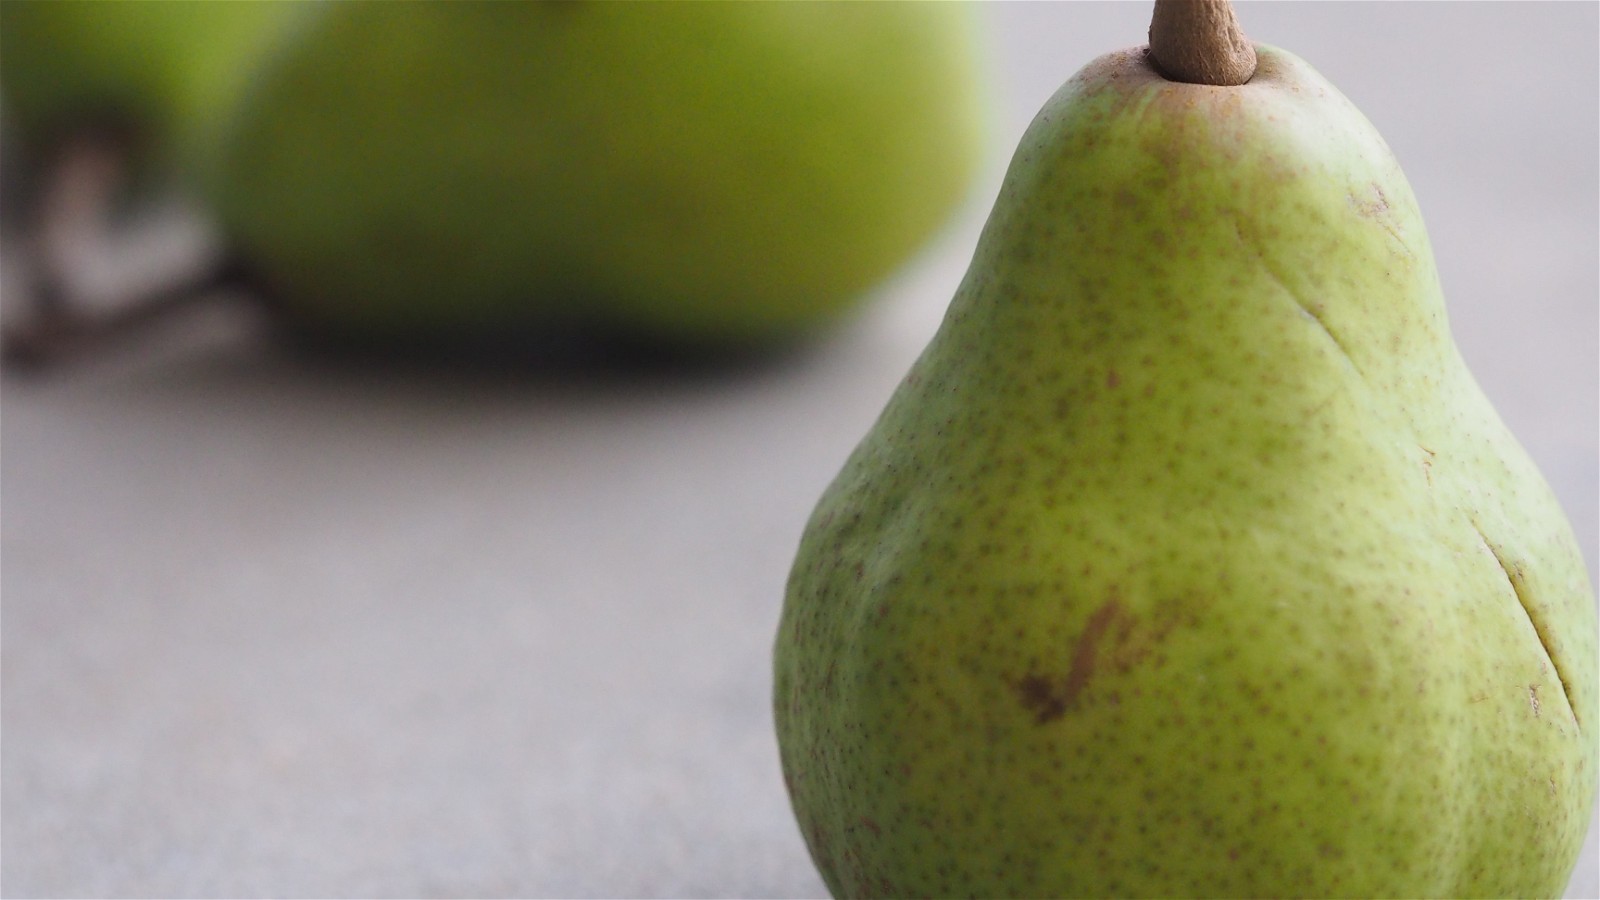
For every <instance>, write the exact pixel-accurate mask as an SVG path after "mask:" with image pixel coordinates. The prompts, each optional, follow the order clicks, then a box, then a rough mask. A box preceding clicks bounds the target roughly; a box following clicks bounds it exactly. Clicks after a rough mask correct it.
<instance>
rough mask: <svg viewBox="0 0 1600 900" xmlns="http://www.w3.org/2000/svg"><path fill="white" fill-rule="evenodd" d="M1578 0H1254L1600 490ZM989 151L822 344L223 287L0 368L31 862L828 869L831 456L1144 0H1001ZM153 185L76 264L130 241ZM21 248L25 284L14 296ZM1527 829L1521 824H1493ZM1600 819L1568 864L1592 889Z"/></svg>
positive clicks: (43, 881) (893, 375) (1565, 492)
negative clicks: (974, 184) (248, 297)
mask: <svg viewBox="0 0 1600 900" xmlns="http://www.w3.org/2000/svg"><path fill="white" fill-rule="evenodd" d="M1597 9H1600V7H1597V6H1596V5H1595V4H1592V3H1565V4H1550V5H1546V4H1535V3H1506V4H1439V3H1432V4H1416V5H1410V4H1377V3H1361V4H1317V3H1293V4H1288V3H1285V4H1275V5H1257V4H1244V5H1243V7H1242V11H1241V17H1242V19H1243V21H1244V23H1245V26H1246V28H1247V30H1248V31H1249V32H1250V34H1251V35H1252V36H1253V37H1254V38H1255V39H1257V40H1260V41H1264V42H1267V43H1272V44H1276V45H1279V46H1283V47H1286V48H1289V49H1291V50H1294V51H1296V52H1297V53H1299V54H1300V55H1301V56H1303V57H1305V58H1306V59H1308V60H1309V61H1310V62H1311V63H1312V64H1313V65H1315V66H1316V67H1318V68H1319V69H1320V70H1321V71H1322V72H1323V74H1325V75H1327V76H1328V77H1329V78H1330V79H1331V80H1332V81H1333V82H1334V83H1335V84H1337V85H1339V86H1340V87H1341V88H1342V89H1343V90H1344V91H1345V92H1346V93H1347V94H1348V95H1350V96H1351V98H1352V99H1354V100H1355V102H1356V103H1357V105H1359V106H1360V107H1361V108H1362V109H1363V110H1365V112H1366V113H1367V115H1368V116H1369V117H1370V118H1371V119H1372V120H1373V121H1374V122H1375V123H1376V124H1377V126H1378V127H1379V129H1380V130H1381V131H1382V132H1383V134H1384V135H1385V136H1386V138H1387V139H1388V140H1389V142H1390V143H1391V145H1392V146H1393V147H1394V148H1395V150H1396V152H1397V154H1398V155H1399V157H1400V160H1401V162H1402V164H1403V165H1404V166H1405V168H1406V170H1407V172H1408V174H1409V176H1410V178H1411V180H1412V184H1413V186H1414V188H1415V190H1416V193H1417V194H1418V196H1419V197H1420V199H1421V202H1422V205H1423V209H1424V212H1425V214H1426V216H1427V219H1428V223H1429V226H1430V231H1431V234H1432V237H1433V242H1434V246H1435V249H1436V253H1437V255H1438V258H1439V264H1440V266H1441V269H1442V277H1443V281H1444V285H1445V288H1446V292H1447V296H1448V298H1449V301H1450V304H1451V306H1450V309H1451V316H1452V322H1453V326H1454V328H1455V331H1456V334H1457V336H1458V339H1459V341H1460V343H1461V345H1462V348H1463V351H1464V352H1465V354H1466V356H1467V358H1468V361H1469V362H1470V364H1471V365H1472V366H1473V368H1474V370H1475V371H1476V373H1477V374H1478V376H1479V378H1480V380H1481V381H1482V383H1483V386H1484V389H1485V390H1486V391H1487V392H1488V393H1489V395H1490V396H1491V398H1492V399H1493V400H1494V401H1495V402H1496V404H1497V405H1498V406H1499V408H1500V409H1501V411H1502V413H1503V414H1504V416H1505V418H1506V419H1507V421H1508V422H1509V423H1510V426H1511V428H1512V429H1513V430H1514V431H1515V432H1516V433H1517V434H1518V436H1519V437H1520V438H1521V439H1522V440H1523V441H1524V443H1525V445H1526V446H1527V448H1528V449H1529V451H1530V452H1531V453H1532V455H1533V456H1534V458H1535V459H1536V460H1537V461H1538V463H1539V464H1540V465H1541V466H1542V467H1543V469H1544V471H1545V473H1546V475H1547V477H1548V478H1549V479H1550V481H1551V483H1552V485H1553V486H1554V488H1555V490H1556V492H1557V493H1558V494H1559V495H1560V497H1561V500H1562V502H1563V503H1564V504H1565V506H1566V508H1567V510H1568V512H1569V513H1570V515H1571V516H1572V518H1573V521H1574V524H1575V526H1576V529H1577V532H1578V535H1579V537H1580V539H1581V540H1582V542H1583V546H1584V550H1585V552H1586V553H1587V554H1588V560H1589V565H1590V569H1591V573H1592V572H1593V570H1594V566H1595V559H1596V554H1595V550H1596V545H1597V541H1600V530H1597V524H1596V518H1597V515H1596V509H1597V503H1596V494H1597V490H1600V488H1597V476H1596V471H1597V459H1600V450H1597V431H1600V427H1597V408H1600V403H1597V396H1596V384H1597V373H1600V363H1597V349H1596V348H1597V335H1600V326H1597V308H1600V303H1597V296H1600V286H1597V263H1596V246H1597V244H1600V235H1597V211H1596V198H1597V180H1596V175H1597V162H1596V159H1597V146H1600V140H1597V135H1596V130H1597V109H1600V102H1597V90H1596V87H1597V64H1596V46H1597V15H1596V13H1597ZM986 14H987V17H988V19H989V21H990V24H991V25H992V41H991V43H992V47H993V50H994V53H993V69H994V72H995V75H996V92H997V107H996V109H997V116H996V118H997V127H998V129H999V131H1000V135H999V137H998V138H997V142H996V143H997V147H996V153H995V160H994V167H993V169H992V171H991V173H990V176H989V178H988V179H987V180H986V181H985V182H984V183H983V185H982V186H981V187H980V188H979V189H978V190H977V191H976V192H975V194H974V197H973V200H972V203H971V204H970V205H969V207H968V208H967V210H966V212H965V214H964V215H963V217H962V218H961V219H960V220H959V221H958V222H956V223H954V224H953V225H952V226H951V228H950V229H949V230H948V231H947V232H946V233H945V234H944V235H943V236H942V237H941V239H940V240H939V241H938V242H937V243H936V244H934V245H932V246H930V247H929V248H928V250H927V251H926V252H925V253H924V254H923V255H922V256H921V257H920V258H919V259H917V260H916V261H915V262H914V263H913V264H912V265H910V266H908V267H907V268H906V269H905V270H904V271H902V272H901V273H900V275H899V276H898V277H897V278H895V279H894V280H893V281H891V282H890V283H888V284H886V285H885V286H884V287H883V288H882V289H881V290H880V291H879V292H878V293H877V294H876V295H875V296H874V297H873V298H872V301H871V303H870V305H869V306H868V307H867V309H866V310H865V311H864V312H863V314H862V315H861V316H860V317H859V318H858V319H857V320H856V321H855V322H853V323H852V324H851V325H850V326H849V327H847V328H845V329H844V330H843V331H842V332H840V333H839V334H837V335H836V336H835V337H834V338H833V339H831V340H829V341H828V342H826V343H824V344H823V345H821V346H818V347H816V348H814V349H813V350H812V351H811V352H808V353H806V354H802V355H800V356H797V357H795V358H792V359H789V360H787V361H785V362H783V363H781V364H777V365H772V366H768V367H763V368H757V369H752V370H750V371H748V372H742V373H738V374H737V376H731V377H711V376H705V377H685V378H675V379H668V380H658V379H644V378H622V377H580V376H571V375H569V376H557V375H545V376H541V377H535V378H512V377H494V378H485V377H474V376H466V375H437V374H434V375H430V374H426V373H415V372H411V373H397V372H392V371H391V372H374V371H368V370H363V369H361V368H359V367H350V366H330V365H323V364H309V363H306V362H304V361H298V360H295V359H291V358H287V357H285V356H283V355H280V354H277V353H274V352H273V351H272V350H270V349H269V348H267V347H265V346H264V345H263V344H262V343H261V342H260V341H259V340H257V337H256V333H255V332H254V330H253V327H252V326H253V324H254V323H253V322H252V321H251V320H249V319H248V318H241V317H235V316H232V315H229V314H226V313H220V312H219V313H217V314H215V315H212V316H209V317H205V318H202V319H200V320H198V321H196V322H194V323H192V325H191V326H190V327H187V328H184V329H181V330H179V331H177V332H175V333H172V334H169V335H167V336H165V337H163V338H161V339H159V340H153V341H151V342H149V343H147V344H145V345H143V346H142V347H141V348H140V349H139V350H137V351H130V352H125V353H120V354H116V355H114V356H111V357H108V358H106V359H102V360H98V361H96V362H94V363H93V364H90V365H86V366H84V367H82V368H80V369H78V370H76V371H74V372H72V373H71V374H70V375H69V376H66V377H61V378H55V379H49V380H45V381H37V382H25V381H22V380H19V379H15V378H10V377H8V378H5V379H3V380H0V416H3V419H0V421H3V437H0V444H3V456H0V461H3V466H0V469H3V472H0V476H3V477H0V496H3V503H4V513H3V522H0V541H3V543H0V547H3V560H0V590H3V599H4V607H3V611H4V623H3V624H4V630H3V641H4V646H3V663H4V672H3V676H4V677H3V692H4V693H3V703H4V707H3V715H4V722H3V724H4V758H3V770H0V771H3V781H0V788H3V809H0V812H3V828H0V837H3V854H0V859H3V862H0V866H3V868H0V876H3V879H4V881H3V889H4V892H5V893H6V894H8V895H12V896H26V895H82V894H113V895H122V896H180V895H195V894H201V895H255V894H267V895H277V896H293V895H305V894H312V895H464V894H465V895H501V894H512V895H529V896H534V895H557V896H579V895H583V896H588V895H599V896H613V897H615V896H660V895H667V896H697V895H735V896H768V895H771V896H814V895H821V894H822V893H823V888H822V885H821V883H820V882H819V881H818V880H817V879H816V876H815V875H814V873H813V871H812V868H811V864H810V862H809V861H808V859H807V857H806V854H805V849H804V847H803V845H802V844H801V842H800V839H799V836H798V834H797V833H796V830H795V828H794V826H793V824H792V821H791V818H790V815H789V811H788V808H787V806H786V800H785V798H784V796H783V789H782V782H781V780H780V777H779V773H778V767H777V757H776V749H775V747H774V742H773V737H772V734H771V725H770V719H769V715H768V710H767V693H768V689H769V674H768V654H769V648H770V642H771V637H772V633H773V629H774V625H775V622H776V617H777V614H778V608H779V603H780V599H781V593H782V587H783V581H784V577H785V574H786V569H787V566H788V563H789V560H790V556H791V554H792V552H793V548H794V544H795V541H796V539H797V538H798V535H799V531H800V528H801V525H802V523H803V522H804V519H805V517H806V514H807V513H808V512H809V510H810V508H811V505H812V503H813V502H814V501H815V499H816V497H817V494H818V493H819V492H820V491H821V489H822V488H823V486H824V485H825V484H826V482H827V481H828V479H829V478H830V477H831V476H832V475H833V473H834V472H835V471H836V469H837V468H838V466H839V465H840V463H841V462H842V461H843V459H844V456H845V455H846V453H848V452H849V450H850V448H851V446H852V445H853V444H854V442H855V441H856V440H857V439H858V438H859V437H860V435H861V434H862V433H863V432H864V431H865V429H866V428H867V427H868V425H869V424H870V423H871V421H872V419H873V418H874V416H875V415H876V413H877V411H878V410H879V408H880V407H881V405H882V403H883V401H884V400H885V399H886V397H887V395H888V393H889V391H890V390H891V389H892V388H893V386H894V384H895V382H896V381H897V379H898V378H899V376H900V375H901V374H902V373H903V372H904V370H905V368H906V367H907V365H908V364H909V363H910V361H911V359H912V357H913V356H914V355H915V354H916V353H917V351H918V350H919V349H920V348H921V346H922V345H923V343H924V342H925V341H926V340H927V338H928V337H929V336H930V335H931V333H932V331H933V329H934V328H935V326H936V325H937V323H938V320H939V317H940V315H941V313H942V311H943V308H944V306H945V304H946V303H947V302H948V300H949V297H950V295H951V294H952V292H953V291H954V288H955V285H956V283H957V281H958V280H959V279H960V277H961V274H962V272H963V271H964V269H965V266H966V262H967V259H968V256H969V255H970V253H971V249H972V245H973V241H974V239H975V237H976V233H977V229H978V227H979V226H980V224H981V222H982V219H983V216H984V215H985V213H986V212H987V209H988V207H989V204H990V202H991V201H992V199H993V195H994V191H995V189H996V187H997V185H998V178H999V173H1000V170H1001V167H1002V166H1003V164H1004V162H1005V159H1006V158H1007V157H1008V156H1009V149H1010V148H1011V147H1012V146H1014V145H1015V142H1016V139H1017V138H1018V137H1019V136H1020V134H1021V131H1022V129H1023V128H1024V127H1025V126H1026V124H1027V121H1028V119H1029V118H1030V117H1031V116H1032V114H1033V113H1034V112H1035V111H1036V110H1037V109H1038V107H1039V106H1040V104H1042V103H1043V102H1044V100H1045V98H1046V97H1047V96H1048V95H1049V94H1050V93H1051V92H1052V91H1053V90H1054V89H1055V88H1056V86H1057V85H1059V84H1060V82H1061V81H1063V80H1064V79H1065V78H1066V77H1067V76H1068V75H1070V74H1071V73H1072V72H1073V71H1074V70H1075V69H1077V68H1078V67H1079V66H1080V65H1082V64H1083V63H1084V62H1086V61H1088V60H1089V59H1090V58H1092V57H1093V56H1095V55H1097V54H1099V53H1101V52H1104V51H1107V50H1111V49H1115V48H1118V47H1121V46H1126V45H1131V44H1137V43H1141V42H1142V39H1143V33H1144V28H1145V26H1146V24H1147V22H1148V6H1147V5H1146V4H1144V3H1132V4H1112V5H1102V4H1070V5H1045V4H1036V5H1010V4H996V5H993V6H991V7H989V8H988V10H987V13H986ZM181 224H182V221H181V220H178V222H177V225H174V222H173V221H172V220H160V221H157V222H154V223H152V224H151V225H150V226H149V227H148V228H146V229H145V230H143V231H142V232H141V233H139V234H137V235H134V236H133V239H132V240H131V242H129V243H126V244H123V245H119V246H117V247H115V248H113V251H114V252H113V253H112V254H111V255H110V256H109V257H104V258H99V261H96V260H94V259H91V260H90V262H89V263H87V264H86V268H85V269H84V271H83V273H82V279H83V282H84V284H85V286H86V287H87V288H88V289H90V290H112V289H115V288H116V287H117V286H118V285H125V284H131V283H133V282H134V281H137V280H138V279H141V278H145V277H148V276H149V274H150V272H151V271H153V270H154V269H155V268H157V267H158V266H159V261H160V259H161V258H163V257H171V256H174V255H178V254H181V253H182V252H184V249H185V248H186V247H188V246H190V243H189V240H190V238H189V237H188V235H189V234H190V233H189V232H187V231H185V230H184V228H182V227H178V226H181ZM21 269H22V265H21V263H20V261H19V259H18V256H17V254H16V252H15V250H14V248H11V249H10V251H9V252H8V253H7V255H6V257H5V265H4V266H3V269H0V270H3V272H4V276H5V281H4V289H3V292H0V299H3V301H4V303H5V305H6V306H7V307H8V308H9V309H13V310H14V309H15V307H16V305H17V303H18V302H19V294H18V279H19V277H20V274H21ZM1507 839H1508V840H1515V839H1516V836H1515V835H1508V836H1507ZM1595 859H1596V857H1595V833H1594V830H1593V829H1591V832H1590V836H1589V844H1588V846H1587V849H1586V855H1585V857H1584V860H1583V862H1582V863H1581V864H1580V867H1579V870H1578V873H1577V875H1576V876H1575V879H1574V881H1573V884H1572V886H1571V887H1570V889H1569V892H1568V895H1569V896H1571V897H1594V896H1597V895H1600V885H1597V883H1596V871H1595V865H1596V863H1595Z"/></svg>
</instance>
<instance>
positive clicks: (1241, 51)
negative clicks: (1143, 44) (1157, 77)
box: [1150, 0, 1256, 87]
mask: <svg viewBox="0 0 1600 900" xmlns="http://www.w3.org/2000/svg"><path fill="white" fill-rule="evenodd" d="M1150 62H1151V64H1152V65H1154V66H1155V69H1156V71H1158V72H1160V73H1161V74H1162V75H1163V76H1164V77H1165V78H1166V79H1167V80H1169V81H1182V82H1185V83H1187V84H1210V85H1217V86H1222V87H1228V86H1233V85H1240V84H1244V83H1245V82H1247V81H1249V80H1250V77H1251V76H1252V75H1254V74H1255V73H1256V50H1255V47H1254V46H1252V45H1251V43H1250V41H1249V39H1248V38H1246V37H1245V35H1244V29H1242V28H1240V27H1239V20H1238V19H1237V18H1236V17H1235V16H1234V14H1233V5H1232V4H1231V3H1229V2H1228V0H1156V8H1155V12H1154V13H1153V14H1152V15H1151V17H1150Z"/></svg>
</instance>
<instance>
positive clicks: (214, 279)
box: [0, 263, 248, 371]
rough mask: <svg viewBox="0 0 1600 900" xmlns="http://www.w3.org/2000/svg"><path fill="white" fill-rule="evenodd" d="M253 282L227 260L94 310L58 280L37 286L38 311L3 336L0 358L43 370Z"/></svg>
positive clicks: (10, 363)
mask: <svg viewBox="0 0 1600 900" xmlns="http://www.w3.org/2000/svg"><path fill="white" fill-rule="evenodd" d="M247 283H248V279H247V278H246V277H245V276H244V273H243V271H242V270H241V269H239V268H238V267H236V266H233V265H231V264H226V263H224V264H222V265H219V266H216V267H215V268H213V269H211V270H209V271H205V272H201V273H200V274H199V275H197V276H195V277H194V278H191V279H189V280H187V281H184V282H180V283H178V284H176V285H172V286H170V287H165V288H162V289H161V290H159V291H156V292H154V293H151V294H147V295H145V296H142V297H138V298H135V299H133V300H131V301H128V302H126V303H124V304H122V305H121V306H119V307H117V308H116V309H114V310H109V311H106V312H98V313H90V312H85V311H83V310H77V309H74V308H73V307H72V305H71V304H70V303H69V302H68V298H66V297H65V296H64V292H63V291H62V290H61V289H60V286H59V285H58V284H50V283H46V284H41V285H38V286H36V288H35V290H36V292H37V293H36V304H37V306H36V309H35V315H34V317H33V318H31V319H30V320H28V321H26V322H23V323H21V324H19V325H17V326H16V327H12V328H7V329H6V330H5V332H4V334H3V335H0V362H3V363H4V365H5V367H6V368H7V369H8V370H12V371H19V370H20V371H38V370H42V369H45V368H48V367H50V366H54V365H59V364H61V363H64V362H66V361H68V360H69V359H70V358H71V357H74V356H81V355H83V354H85V353H88V352H92V351H94V350H97V349H103V348H105V347H107V346H109V345H111V344H114V343H116V342H118V341H123V340H127V339H130V338H133V337H135V336H137V335H138V334H141V333H144V332H146V331H148V330H150V329H151V328H152V327H154V326H157V325H159V324H161V323H162V322H165V321H168V320H170V319H172V318H174V317H176V316H177V315H178V314H180V313H182V312H183V311H185V310H188V309H191V308H195V307H199V306H204V305H209V304H211V303H214V302H216V300H217V299H218V297H219V294H220V292H224V291H227V290H230V289H234V288H239V287H243V286H245V285H246V284H247Z"/></svg>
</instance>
